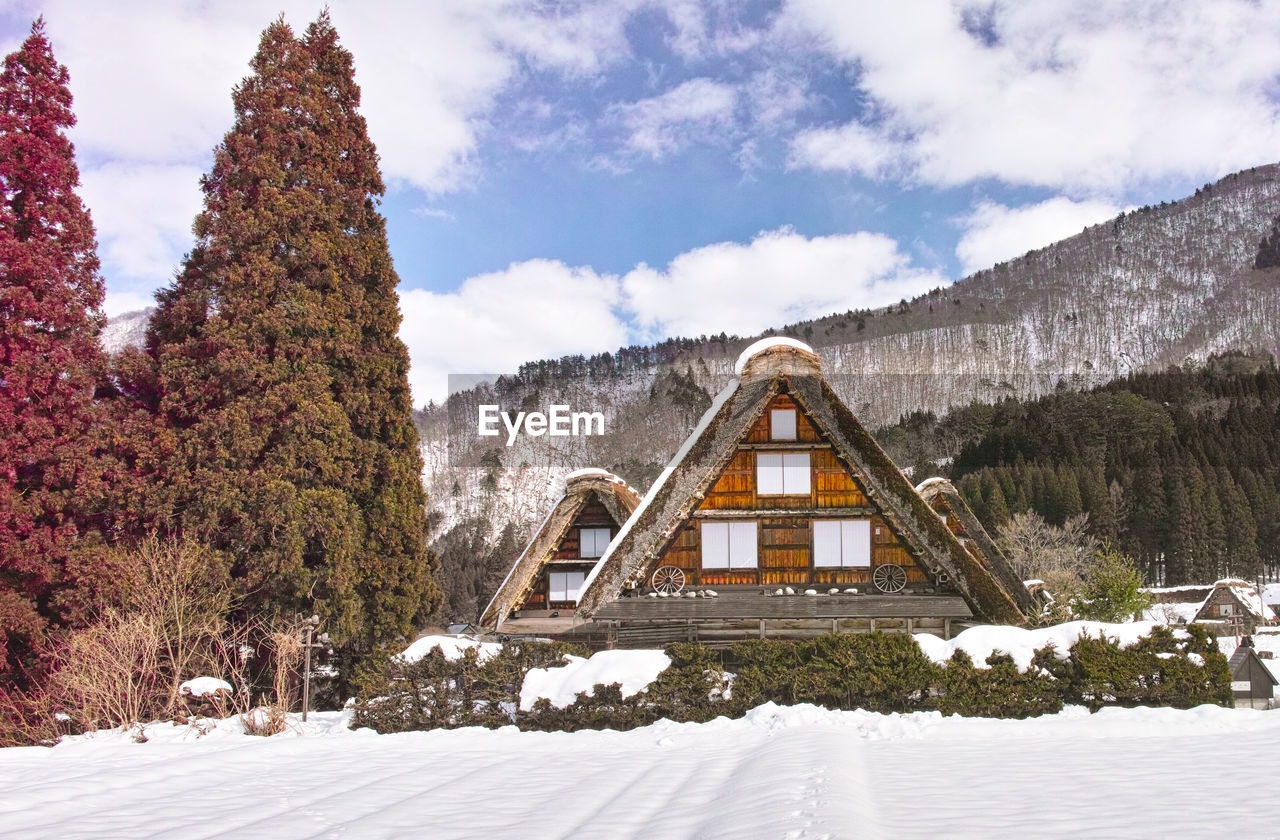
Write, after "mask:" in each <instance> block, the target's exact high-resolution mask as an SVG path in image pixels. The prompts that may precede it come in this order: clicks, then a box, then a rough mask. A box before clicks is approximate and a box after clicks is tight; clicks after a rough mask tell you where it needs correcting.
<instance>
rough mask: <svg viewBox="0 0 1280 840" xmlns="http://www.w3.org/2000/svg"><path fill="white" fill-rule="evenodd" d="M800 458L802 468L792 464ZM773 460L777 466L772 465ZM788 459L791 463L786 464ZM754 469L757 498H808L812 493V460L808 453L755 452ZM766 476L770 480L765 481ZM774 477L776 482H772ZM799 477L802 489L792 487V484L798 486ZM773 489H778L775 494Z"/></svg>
mask: <svg viewBox="0 0 1280 840" xmlns="http://www.w3.org/2000/svg"><path fill="white" fill-rule="evenodd" d="M802 458H803V459H804V466H803V467H801V465H800V464H798V463H794V461H798V460H799V459H802ZM775 459H776V460H777V464H774V463H773V462H774V460H775ZM789 459H790V460H791V461H792V462H793V463H788V460H789ZM766 461H767V463H766ZM755 467H756V495H757V496H809V495H812V493H813V458H812V457H810V453H809V452H757V453H756V464H755ZM766 474H767V475H768V476H769V477H770V480H766V479H765V476H766ZM775 475H776V478H777V481H776V482H775V481H773V480H772V478H773V477H775ZM788 476H790V480H789V479H788ZM801 476H803V484H804V488H803V489H801V488H800V487H798V486H793V482H794V483H797V484H798V483H799V482H800V481H801V479H800V477H801ZM775 487H777V488H779V489H778V490H777V491H776V492H775V490H774V488H775ZM766 488H767V489H766Z"/></svg>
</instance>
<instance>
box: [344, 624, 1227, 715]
mask: <svg viewBox="0 0 1280 840" xmlns="http://www.w3.org/2000/svg"><path fill="white" fill-rule="evenodd" d="M1190 633H1191V635H1190V637H1189V638H1186V639H1179V638H1175V636H1174V634H1173V633H1172V632H1171V631H1170V630H1169V629H1168V628H1156V629H1155V630H1154V631H1153V633H1152V635H1151V637H1150V638H1147V639H1143V640H1141V641H1140V642H1139V643H1137V644H1136V645H1134V646H1132V647H1130V648H1121V647H1120V646H1119V645H1118V644H1117V642H1116V641H1115V640H1112V639H1092V638H1087V637H1086V638H1082V639H1080V640H1078V641H1077V642H1076V643H1075V644H1074V645H1073V646H1072V647H1071V650H1070V651H1068V652H1067V655H1066V657H1065V658H1062V659H1059V658H1058V655H1057V651H1055V650H1054V649H1053V648H1052V647H1046V648H1044V649H1042V650H1039V651H1037V652H1036V654H1035V656H1034V658H1033V660H1032V665H1031V667H1030V668H1029V669H1028V670H1027V671H1026V672H1020V671H1019V670H1018V668H1017V666H1016V665H1015V664H1014V661H1013V659H1012V658H1011V657H1010V656H1008V655H1007V654H993V655H992V656H990V657H988V659H987V662H986V664H987V665H988V667H987V668H979V667H977V666H975V665H974V663H973V662H972V661H971V660H970V658H969V657H968V655H966V654H965V653H963V652H961V651H957V652H956V654H955V655H954V656H953V657H952V658H951V660H950V661H949V662H948V663H946V664H945V665H939V664H936V663H934V662H931V661H930V660H929V659H927V658H926V657H925V656H924V654H923V653H922V652H921V651H920V648H919V646H918V645H917V644H916V643H915V641H914V640H913V639H912V638H911V637H910V636H907V635H902V634H883V633H871V634H865V635H838V636H837V635H828V636H822V637H819V638H816V639H811V640H804V641H795V642H792V641H777V640H767V639H766V640H759V641H755V640H753V641H747V642H741V643H739V644H737V645H735V646H734V647H733V648H731V649H730V650H729V651H727V652H726V653H725V654H724V655H723V659H724V660H725V661H727V662H728V663H729V667H730V669H731V670H733V671H734V672H735V673H736V676H734V677H733V678H732V680H731V679H730V677H729V676H728V675H727V674H726V672H725V666H724V665H723V664H722V654H720V653H717V652H716V651H713V650H710V649H708V648H704V647H700V646H698V645H694V644H687V643H681V644H675V645H672V646H670V647H669V648H667V655H668V656H669V657H670V658H671V665H670V667H668V668H667V669H666V670H665V671H663V672H662V673H661V674H660V675H659V676H658V678H657V679H656V680H655V681H654V682H653V683H652V684H650V685H649V687H648V688H647V689H646V690H645V691H642V692H640V693H638V694H635V695H632V696H631V697H626V698H624V697H623V696H622V687H621V686H620V685H618V684H616V683H615V684H613V685H608V686H605V685H597V686H595V687H594V689H593V691H591V692H590V693H588V692H585V691H584V692H580V693H579V694H578V696H577V698H576V699H575V701H574V702H573V703H572V704H571V705H569V706H568V707H566V708H563V709H557V708H555V707H554V706H552V705H551V703H550V702H548V701H547V700H540V701H538V702H537V703H536V704H535V705H534V707H533V708H532V709H530V710H526V711H520V710H519V708H518V705H519V696H520V686H521V685H522V684H523V682H524V675H525V674H526V673H528V671H529V669H530V668H535V667H547V666H554V665H557V664H559V663H560V662H561V661H562V658H563V655H564V653H566V652H568V650H569V648H567V647H566V646H563V645H547V644H531V643H524V644H521V645H519V646H513V647H510V648H507V649H505V650H504V651H503V652H502V653H500V654H498V655H497V656H494V657H492V658H491V659H489V660H487V661H486V662H484V663H481V662H480V661H479V659H478V657H477V655H476V653H475V651H474V650H473V651H467V653H466V655H464V656H463V657H461V658H460V659H456V660H452V661H450V660H446V659H445V658H444V656H443V655H442V654H441V653H440V652H439V650H438V649H437V650H435V651H432V653H431V654H430V655H429V656H428V657H425V658H424V659H422V660H420V661H418V662H415V663H403V662H398V661H396V660H395V659H391V660H389V661H388V663H387V665H386V668H385V669H384V670H383V671H382V672H381V679H380V680H376V681H374V682H373V683H371V684H370V686H369V688H368V690H367V691H366V693H365V694H364V695H362V698H361V700H360V701H359V702H358V703H357V705H356V723H357V724H358V725H361V726H369V727H372V728H374V729H377V730H378V731H379V732H400V731H404V730H407V729H435V728H454V727H458V726H505V725H508V724H511V723H514V724H516V725H517V726H519V727H520V728H521V729H526V730H541V731H567V732H571V731H575V730H579V729H617V730H625V729H633V728H635V727H638V726H645V725H647V724H650V723H653V722H655V721H657V720H661V719H663V718H668V719H670V720H676V721H707V720H710V719H712V718H714V717H717V716H720V715H727V716H738V715H741V714H744V713H745V712H746V711H747V710H749V709H752V708H754V707H756V706H758V705H760V704H762V703H766V702H774V703H779V704H783V705H794V704H797V703H813V704H815V705H820V706H825V707H827V708H830V709H855V708H856V709H866V710H869V711H876V712H907V711H915V710H937V711H941V712H942V713H944V714H948V715H950V714H960V715H971V716H982V717H997V718H1026V717H1032V716H1035V715H1043V714H1052V713H1054V712H1057V711H1060V710H1061V709H1062V707H1063V705H1064V704H1067V703H1072V704H1081V705H1086V706H1089V707H1090V708H1092V709H1097V708H1099V707H1101V706H1104V705H1130V706H1131V705H1138V704H1147V705H1163V706H1176V707H1180V708H1185V707H1189V706H1194V705H1198V704H1200V703H1220V704H1223V705H1230V703H1231V691H1230V675H1229V673H1228V671H1227V665H1226V659H1225V658H1224V657H1223V656H1222V654H1220V653H1218V651H1217V647H1216V645H1215V643H1214V641H1213V638H1212V637H1211V636H1209V635H1208V634H1207V633H1206V632H1205V631H1204V630H1203V629H1202V628H1200V627H1192V628H1191V630H1190ZM730 689H731V690H730Z"/></svg>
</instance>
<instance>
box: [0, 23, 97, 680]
mask: <svg viewBox="0 0 1280 840" xmlns="http://www.w3.org/2000/svg"><path fill="white" fill-rule="evenodd" d="M67 80H68V75H67V69H66V67H64V66H62V65H60V64H58V62H57V61H56V60H55V59H54V56H53V51H52V49H51V48H50V46H49V41H48V39H47V38H46V37H45V33H44V23H43V21H42V20H38V21H36V23H35V24H34V25H33V26H32V27H31V35H30V37H29V38H27V40H26V41H25V42H24V43H23V45H22V48H21V49H20V50H18V51H17V52H15V53H13V54H11V55H9V56H8V57H7V58H6V59H5V63H4V70H3V74H0V643H2V644H3V645H4V649H3V652H2V654H0V684H4V683H13V682H22V681H23V680H24V679H25V678H26V677H27V676H29V673H28V669H30V667H31V665H32V664H33V656H34V648H35V646H36V645H37V644H38V642H39V640H40V638H41V635H42V634H43V633H44V631H45V628H46V627H47V626H48V625H49V624H50V623H51V622H52V623H53V624H55V625H75V624H78V623H80V622H82V621H83V620H84V618H85V615H86V612H87V610H88V608H89V605H90V604H91V603H92V602H93V600H94V592H95V591H96V589H97V588H98V586H99V581H100V579H101V575H102V572H101V558H102V554H103V552H102V550H101V548H102V540H101V538H100V530H99V529H100V525H101V522H100V520H99V519H98V513H97V511H98V510H100V509H101V508H100V504H99V502H100V499H101V489H102V488H101V469H100V461H99V459H98V457H97V454H96V451H95V450H96V445H95V440H96V438H97V435H98V433H99V430H98V427H97V423H96V414H97V409H96V407H95V403H94V392H95V386H96V384H97V383H98V382H99V381H100V378H101V376H102V374H103V353H102V350H101V348H100V345H99V344H98V339H97V334H98V332H99V330H100V328H101V325H102V320H103V319H102V314H101V307H102V299H103V285H102V279H101V277H100V276H99V274H98V258H97V255H96V253H95V243H94V231H93V223H92V221H91V220H90V218H89V213H88V211H87V210H86V209H85V207H84V205H83V204H82V203H81V202H80V198H79V196H77V195H76V193H75V188H76V187H77V186H78V185H79V182H80V176H79V172H78V170H77V169H76V163H75V159H74V154H73V149H72V145H71V142H70V141H69V140H68V139H67V135H66V131H67V129H68V128H70V127H71V126H73V125H74V124H75V116H74V115H73V114H72V112H71V92H70V91H69V90H68V88H67Z"/></svg>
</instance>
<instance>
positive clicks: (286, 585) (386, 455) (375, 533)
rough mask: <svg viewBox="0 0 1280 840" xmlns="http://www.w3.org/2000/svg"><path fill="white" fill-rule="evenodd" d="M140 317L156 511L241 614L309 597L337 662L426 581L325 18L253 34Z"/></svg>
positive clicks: (414, 459)
mask: <svg viewBox="0 0 1280 840" xmlns="http://www.w3.org/2000/svg"><path fill="white" fill-rule="evenodd" d="M251 69H252V74H251V75H250V76H249V77H247V78H246V79H245V80H244V81H243V82H241V84H240V85H238V86H237V87H236V89H235V91H234V93H233V102H234V105H235V124H234V125H233V127H232V128H231V130H230V131H229V132H228V133H227V135H226V137H225V138H224V139H223V142H222V143H221V144H220V145H219V146H218V148H217V149H216V151H215V159H214V165H213V169H212V171H211V172H210V173H209V174H208V175H206V176H205V177H204V178H203V180H202V182H201V187H202V190H203V192H204V209H203V211H202V212H201V213H200V215H199V216H198V217H197V218H196V222H195V225H194V230H195V233H196V237H197V241H196V244H195V246H194V247H193V249H192V251H191V252H190V254H188V256H187V259H186V261H185V263H184V265H183V268H182V271H181V273H180V274H179V276H178V278H177V279H176V280H175V282H174V283H173V285H172V286H171V287H170V288H168V289H166V290H164V291H163V292H162V293H161V294H160V295H158V299H159V303H160V305H159V307H158V309H157V312H156V314H155V315H154V317H153V319H152V324H151V328H150V331H149V334H148V352H149V354H150V355H151V357H152V358H153V360H154V362H155V380H156V387H155V393H156V402H157V405H156V407H157V410H158V411H159V413H160V415H161V417H162V418H163V420H164V422H165V423H166V425H167V426H169V427H170V428H171V429H173V430H174V432H175V434H176V437H177V443H176V451H175V457H174V459H173V463H172V464H170V465H169V467H168V469H166V473H167V482H168V486H169V491H170V492H169V494H168V498H167V499H166V500H165V503H166V504H167V505H168V506H169V510H167V511H166V512H165V513H166V514H167V515H162V516H159V517H158V521H161V522H169V523H172V524H171V525H170V527H172V528H173V529H174V530H177V531H180V532H182V533H184V534H186V535H188V536H193V537H196V538H198V539H201V540H203V541H205V542H207V543H209V544H210V545H211V546H212V547H214V548H215V549H217V550H218V551H220V552H221V553H222V555H223V557H224V561H225V562H226V564H227V566H228V568H229V570H230V572H231V573H232V575H233V577H234V579H235V580H236V581H237V583H238V587H239V594H240V603H241V604H242V608H243V609H244V610H245V612H246V613H247V614H248V615H251V616H273V615H281V616H291V615H293V614H295V613H303V614H310V613H312V612H316V613H319V614H320V615H321V616H323V617H324V618H325V619H326V620H327V626H326V629H327V630H328V632H329V633H330V634H331V635H332V636H333V637H334V639H335V641H336V642H337V643H338V645H339V647H340V662H341V663H350V662H351V661H352V660H353V659H355V658H358V657H359V656H360V655H362V654H364V653H366V652H368V651H370V650H371V649H372V648H373V647H374V646H376V645H377V644H379V643H381V642H385V641H389V640H392V639H395V638H397V637H400V636H407V635H409V634H411V633H412V632H413V631H414V629H415V626H416V623H417V622H419V621H421V620H423V619H424V618H425V616H426V615H428V614H429V613H430V612H431V610H432V609H433V608H434V606H435V602H436V599H437V597H438V595H437V592H436V589H435V586H434V583H433V581H432V577H431V573H430V558H429V555H428V553H427V551H426V546H425V532H426V521H425V499H424V496H423V491H422V486H421V483H420V479H419V476H420V474H421V470H422V463H421V458H420V455H419V453H418V450H417V438H416V434H415V431H414V427H413V423H412V418H411V411H410V409H411V406H410V401H409V391H408V381H407V370H408V353H407V351H406V349H405V347H404V345H403V343H401V342H400V341H399V339H398V338H397V337H396V333H397V331H398V329H399V325H400V313H399V308H398V301H397V298H396V295H395V287H396V283H397V279H396V275H395V271H394V269H393V268H392V265H391V258H390V254H389V252H388V249H387V242H386V232H385V223H384V221H383V219H382V217H381V215H380V214H379V213H378V211H377V197H378V196H380V195H381V194H382V192H383V184H382V181H381V177H380V175H379V173H378V168H377V154H376V152H375V151H374V147H373V144H372V143H371V142H370V141H369V138H368V135H367V132H366V129H365V123H364V119H363V118H362V117H361V116H360V115H359V114H358V112H357V107H358V105H359V101H360V94H359V89H358V87H357V86H356V84H355V81H354V77H353V69H352V61H351V55H350V53H348V52H347V51H346V50H344V49H343V48H342V47H341V46H340V45H339V43H338V40H337V34H336V33H335V32H334V29H333V27H332V25H331V24H330V22H329V19H328V15H327V13H326V14H322V15H321V17H320V18H319V19H318V20H317V21H316V22H315V23H314V24H312V25H311V26H310V27H309V28H308V30H307V32H306V35H305V37H304V38H302V39H298V38H297V37H295V35H294V33H293V31H292V30H291V29H290V27H289V26H288V25H286V24H285V23H284V21H283V20H282V19H281V20H277V21H276V22H274V23H273V24H272V25H271V26H269V27H268V28H267V30H266V31H265V32H264V33H263V36H262V40H261V42H260V45H259V48H258V52H257V54H256V55H255V56H254V58H253V61H252V62H251Z"/></svg>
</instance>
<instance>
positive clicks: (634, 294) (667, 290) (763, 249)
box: [622, 228, 947, 338]
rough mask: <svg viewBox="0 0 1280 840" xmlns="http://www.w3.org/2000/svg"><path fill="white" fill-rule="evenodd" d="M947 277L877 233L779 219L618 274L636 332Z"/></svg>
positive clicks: (733, 324)
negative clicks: (824, 229) (809, 227)
mask: <svg viewBox="0 0 1280 840" xmlns="http://www.w3.org/2000/svg"><path fill="white" fill-rule="evenodd" d="M946 282H947V281H946V279H945V278H944V277H942V276H941V275H938V274H936V273H933V272H930V271H924V270H921V269H919V268H915V267H913V266H912V265H911V261H910V259H909V258H908V257H907V256H906V255H905V254H903V253H902V252H901V251H900V250H899V249H898V245H897V243H896V242H895V241H894V240H892V239H890V238H889V237H887V236H884V235H882V234H876V233H866V232H859V233H853V234H841V235H835V236H816V237H813V238H807V237H805V236H802V235H800V234H798V233H796V232H794V231H792V230H790V229H787V228H783V229H780V230H775V231H768V232H765V233H761V234H759V235H758V236H757V237H756V238H755V239H754V240H752V241H751V242H750V243H748V244H745V245H743V244H740V243H736V242H721V243H718V244H715V245H707V246H705V247H702V248H696V249H694V250H692V251H688V252H686V253H684V254H681V255H679V256H678V257H676V258H675V259H673V260H672V261H671V263H670V264H669V265H668V266H667V267H666V268H665V269H663V270H659V269H655V268H651V267H650V266H647V265H643V264H641V265H639V266H637V267H636V268H635V269H634V270H632V271H631V272H629V273H628V274H627V275H626V276H625V277H624V278H623V280H622V285H623V290H624V293H625V297H626V301H625V305H626V307H627V310H628V311H629V312H630V313H631V315H632V316H633V318H634V319H635V322H636V324H637V326H638V327H639V329H640V330H641V331H642V334H643V337H645V338H656V337H660V336H668V335H685V336H696V335H705V334H718V333H720V332H722V331H723V332H728V333H738V334H740V335H749V334H751V333H755V332H759V331H762V330H764V329H766V328H768V327H778V326H781V325H782V324H786V323H789V322H793V321H797V320H801V319H805V318H815V317H819V316H822V315H829V314H831V313H832V312H840V311H844V310H848V309H862V308H868V307H876V306H883V305H885V304H888V303H892V302H896V301H898V300H900V299H901V298H904V297H912V296H914V295H916V294H919V293H921V292H924V291H927V290H929V289H931V288H934V287H935V286H940V285H943V284H945V283H946Z"/></svg>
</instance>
